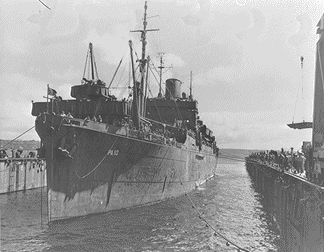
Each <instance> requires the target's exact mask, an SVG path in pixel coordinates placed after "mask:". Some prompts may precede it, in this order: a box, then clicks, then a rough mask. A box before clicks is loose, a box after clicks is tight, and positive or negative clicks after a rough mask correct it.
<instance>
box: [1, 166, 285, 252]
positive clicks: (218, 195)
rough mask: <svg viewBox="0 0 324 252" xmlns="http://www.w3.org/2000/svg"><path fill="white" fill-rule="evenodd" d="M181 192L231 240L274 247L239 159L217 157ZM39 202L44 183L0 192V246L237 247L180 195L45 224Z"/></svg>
mask: <svg viewBox="0 0 324 252" xmlns="http://www.w3.org/2000/svg"><path fill="white" fill-rule="evenodd" d="M188 195H189V197H190V198H191V199H192V201H193V202H194V204H195V205H196V206H197V208H198V209H199V211H200V212H201V213H202V214H203V216H204V217H205V218H206V219H208V222H209V224H210V225H211V226H213V227H214V228H215V229H216V230H217V231H218V232H220V233H221V234H223V235H225V236H226V237H227V238H229V239H230V240H232V241H234V242H235V243H236V244H238V245H239V246H241V247H243V248H245V249H249V250H252V249H254V251H277V248H278V244H279V232H278V230H277V229H276V225H275V223H274V222H273V220H272V218H271V216H270V214H269V213H268V212H267V208H266V206H263V205H262V204H261V202H262V195H261V194H259V193H258V192H257V191H256V190H255V189H254V187H253V184H252V183H251V180H250V177H249V175H248V173H247V172H246V169H245V165H244V163H241V162H238V163H225V162H223V163H222V162H220V163H219V165H218V170H217V174H216V177H215V179H213V180H210V181H208V182H207V183H206V184H205V185H204V186H202V187H201V188H199V189H197V190H195V191H192V192H190V193H189V194H188ZM41 199H42V200H41ZM46 200H47V199H46V195H45V189H43V190H41V189H35V190H30V191H27V192H26V193H23V192H19V193H13V194H10V195H0V210H1V246H2V247H1V248H2V251H142V252H149V251H150V252H151V251H154V252H157V251H237V249H235V247H234V246H226V242H225V241H224V240H223V239H222V238H220V237H219V236H217V237H216V236H214V232H213V231H212V229H211V228H209V227H206V225H205V223H204V222H203V221H202V220H201V219H199V218H198V214H197V212H196V211H195V209H193V208H192V204H191V202H190V201H189V199H188V197H187V196H186V195H183V196H181V197H178V198H174V199H170V200H166V201H163V202H161V203H158V204H154V205H149V206H144V207H138V208H133V209H130V210H124V211H116V212H112V213H107V214H100V215H93V216H88V217H84V218H77V219H72V220H67V221H63V222H56V223H54V224H51V225H47V224H46V218H47V216H46V211H47V209H46ZM41 217H42V218H41Z"/></svg>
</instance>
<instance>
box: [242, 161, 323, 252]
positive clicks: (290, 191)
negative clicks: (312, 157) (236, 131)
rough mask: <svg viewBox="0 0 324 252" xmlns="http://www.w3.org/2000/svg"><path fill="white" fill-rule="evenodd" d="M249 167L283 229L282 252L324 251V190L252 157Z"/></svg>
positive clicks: (281, 229) (268, 206)
mask: <svg viewBox="0 0 324 252" xmlns="http://www.w3.org/2000/svg"><path fill="white" fill-rule="evenodd" d="M246 168H247V171H248V173H249V175H250V177H251V179H252V182H253V183H254V184H255V187H256V189H258V190H259V191H260V193H261V195H262V196H263V201H264V205H265V206H266V207H267V208H269V209H271V212H272V213H273V218H274V220H275V221H276V223H277V224H278V226H279V228H280V235H281V241H282V244H281V250H280V251H282V252H288V251H294V252H318V251H323V250H324V221H323V216H324V205H323V204H324V187H321V186H319V185H317V184H314V183H312V182H310V181H308V180H306V179H304V178H303V177H301V176H298V175H295V174H293V173H291V172H289V171H283V170H281V169H280V168H279V167H278V166H277V165H276V164H270V163H268V162H262V161H259V160H256V159H252V158H246Z"/></svg>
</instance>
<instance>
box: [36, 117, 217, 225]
mask: <svg viewBox="0 0 324 252" xmlns="http://www.w3.org/2000/svg"><path fill="white" fill-rule="evenodd" d="M94 126H95V127H94ZM36 131H37V132H38V134H39V136H40V137H41V139H42V141H43V143H44V144H45V148H46V162H47V167H48V173H47V184H48V196H49V201H48V202H49V220H50V221H55V220H60V219H66V218H71V217H77V216H84V215H88V214H94V213H101V212H108V211H112V210H117V209H123V208H130V207H134V206H140V205H144V204H149V203H154V202H158V201H161V200H164V199H167V198H170V197H176V196H179V195H181V194H184V193H185V192H187V191H190V190H192V189H194V188H195V187H196V186H197V185H199V184H202V183H204V182H205V181H206V180H208V179H209V178H211V177H213V176H214V173H215V169H216V165H217V159H216V156H215V154H213V149H212V147H209V146H204V145H203V148H202V150H201V151H200V152H199V150H198V147H197V146H196V144H195V139H194V138H192V137H190V136H188V137H187V140H186V142H185V143H184V144H179V143H173V144H169V145H168V144H160V143H154V142H152V141H145V140H142V139H138V138H132V137H129V136H127V134H124V133H123V132H122V130H121V129H120V128H118V127H115V128H114V127H110V128H109V127H108V126H106V128H105V127H103V125H100V124H92V125H91V127H89V126H83V125H79V126H76V125H71V124H70V125H67V124H64V123H62V120H61V118H59V117H55V116H53V117H51V118H50V117H49V116H48V117H47V118H40V117H39V118H38V119H37V120H36ZM64 146H68V147H67V149H69V153H70V157H69V156H68V155H66V153H65V152H64V151H62V149H63V150H64ZM60 147H61V149H60Z"/></svg>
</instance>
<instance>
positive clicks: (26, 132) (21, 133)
mask: <svg viewBox="0 0 324 252" xmlns="http://www.w3.org/2000/svg"><path fill="white" fill-rule="evenodd" d="M33 128H35V125H34V126H33V127H31V128H29V129H28V130H26V131H25V132H24V133H21V134H20V135H19V136H17V137H16V138H14V139H13V140H11V141H9V142H8V143H6V144H5V145H3V146H2V148H4V147H5V146H7V145H8V144H10V143H12V142H13V141H15V140H16V139H18V138H19V137H21V136H22V135H24V134H26V133H27V132H28V131H30V130H32V129H33Z"/></svg>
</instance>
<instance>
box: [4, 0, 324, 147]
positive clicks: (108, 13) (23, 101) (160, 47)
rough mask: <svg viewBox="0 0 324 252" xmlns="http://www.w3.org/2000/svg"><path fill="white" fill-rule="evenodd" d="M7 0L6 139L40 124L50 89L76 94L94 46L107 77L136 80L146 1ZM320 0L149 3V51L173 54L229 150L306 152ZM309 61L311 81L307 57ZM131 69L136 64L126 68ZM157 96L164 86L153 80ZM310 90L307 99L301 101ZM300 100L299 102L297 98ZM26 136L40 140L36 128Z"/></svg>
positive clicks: (171, 60)
mask: <svg viewBox="0 0 324 252" xmlns="http://www.w3.org/2000/svg"><path fill="white" fill-rule="evenodd" d="M43 2H44V3H46V4H47V5H48V6H49V7H50V8H51V10H48V9H47V8H45V7H44V6H43V5H42V4H41V3H40V2H39V1H37V0H2V1H1V3H0V37H1V39H0V43H1V44H0V79H1V80H2V85H1V87H2V89H1V92H0V102H1V108H2V109H1V110H0V139H12V138H14V137H16V136H18V135H19V134H20V133H22V132H23V131H25V130H26V129H28V128H30V127H31V126H33V124H34V119H35V118H34V117H32V116H31V100H34V101H41V100H44V99H43V98H42V96H44V95H46V85H47V83H49V84H50V86H51V87H53V88H54V89H56V90H57V91H58V93H59V95H61V96H62V97H63V98H69V94H70V87H71V86H72V85H78V84H79V83H80V80H81V78H82V74H83V68H84V63H85V57H86V52H87V47H88V43H89V42H92V43H93V45H94V52H95V56H96V61H97V66H98V71H99V77H100V78H101V79H102V80H104V81H106V82H107V83H109V82H110V80H111V78H112V75H113V73H114V71H115V69H116V67H117V65H118V63H119V61H120V59H121V58H122V57H123V56H124V63H123V64H122V67H121V70H120V71H122V69H123V68H125V69H126V70H125V72H124V75H123V76H121V75H120V76H117V77H116V83H114V84H113V85H117V83H118V82H121V83H119V84H118V85H119V86H120V87H121V86H125V85H126V84H127V80H128V73H127V71H128V63H127V62H128V58H129V47H128V40H129V39H132V40H133V43H134V44H135V48H136V51H137V53H138V55H139V54H140V49H139V48H140V47H139V41H138V39H139V36H138V34H134V33H130V32H129V31H130V30H132V29H139V28H140V27H141V22H142V21H141V18H142V15H143V6H144V1H138V0H110V1H107V0H44V1H43ZM323 12H324V2H323V1H320V0H316V1H315V0H313V1H307V0H299V1H298V0H287V1H273V0H272V1H269V0H262V1H261V0H259V1H256V0H253V1H249V0H246V1H244V0H236V1H235V0H227V1H225V0H223V1H216V0H200V1H198V0H165V1H163V0H161V1H158V0H155V1H148V16H149V17H150V16H155V15H159V17H154V18H151V19H149V20H148V21H149V25H148V26H149V28H159V29H160V31H159V32H151V33H149V34H148V36H147V37H148V47H147V49H148V54H149V55H150V56H151V58H154V60H155V61H157V53H158V52H165V65H166V66H168V65H173V68H172V69H170V70H169V71H168V72H167V73H166V74H165V76H164V79H166V78H168V77H175V78H179V79H181V80H182V81H183V82H184V84H183V85H182V89H183V90H182V91H185V92H187V93H188V92H189V85H188V84H189V73H190V70H192V71H193V75H194V88H193V92H194V98H195V99H197V100H198V102H199V111H200V117H201V119H202V120H203V121H204V122H205V123H206V124H207V126H208V127H209V128H211V129H212V130H213V131H214V134H215V135H216V138H217V142H218V145H219V146H220V147H221V148H225V147H227V148H248V149H257V148H259V149H260V148H262V149H270V148H272V149H279V148H281V147H284V148H290V147H294V148H295V149H296V148H299V147H300V145H301V142H302V141H303V140H311V130H304V131H296V130H292V129H289V128H288V127H287V126H286V124H287V123H290V122H291V121H292V119H293V115H294V107H295V103H296V101H297V105H296V113H295V122H297V121H301V120H303V119H305V120H306V121H311V120H312V113H313V112H312V110H313V108H312V107H313V89H314V87H313V86H314V66H315V44H316V41H317V39H318V36H317V35H316V24H317V22H318V20H319V19H320V17H321V16H322V14H323ZM301 55H303V56H304V58H305V59H304V70H303V81H302V71H301V68H300V59H299V57H300V56H301ZM126 66H127V67H126ZM151 83H152V84H151V85H152V91H153V93H154V94H155V95H156V90H157V85H156V84H154V83H153V81H152V82H151ZM301 87H303V96H304V99H302V98H301ZM297 95H298V97H299V98H298V99H297ZM22 139H25V140H28V139H35V140H37V139H38V136H37V134H36V132H35V131H32V132H30V133H28V134H26V135H25V136H24V137H23V138H22Z"/></svg>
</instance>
